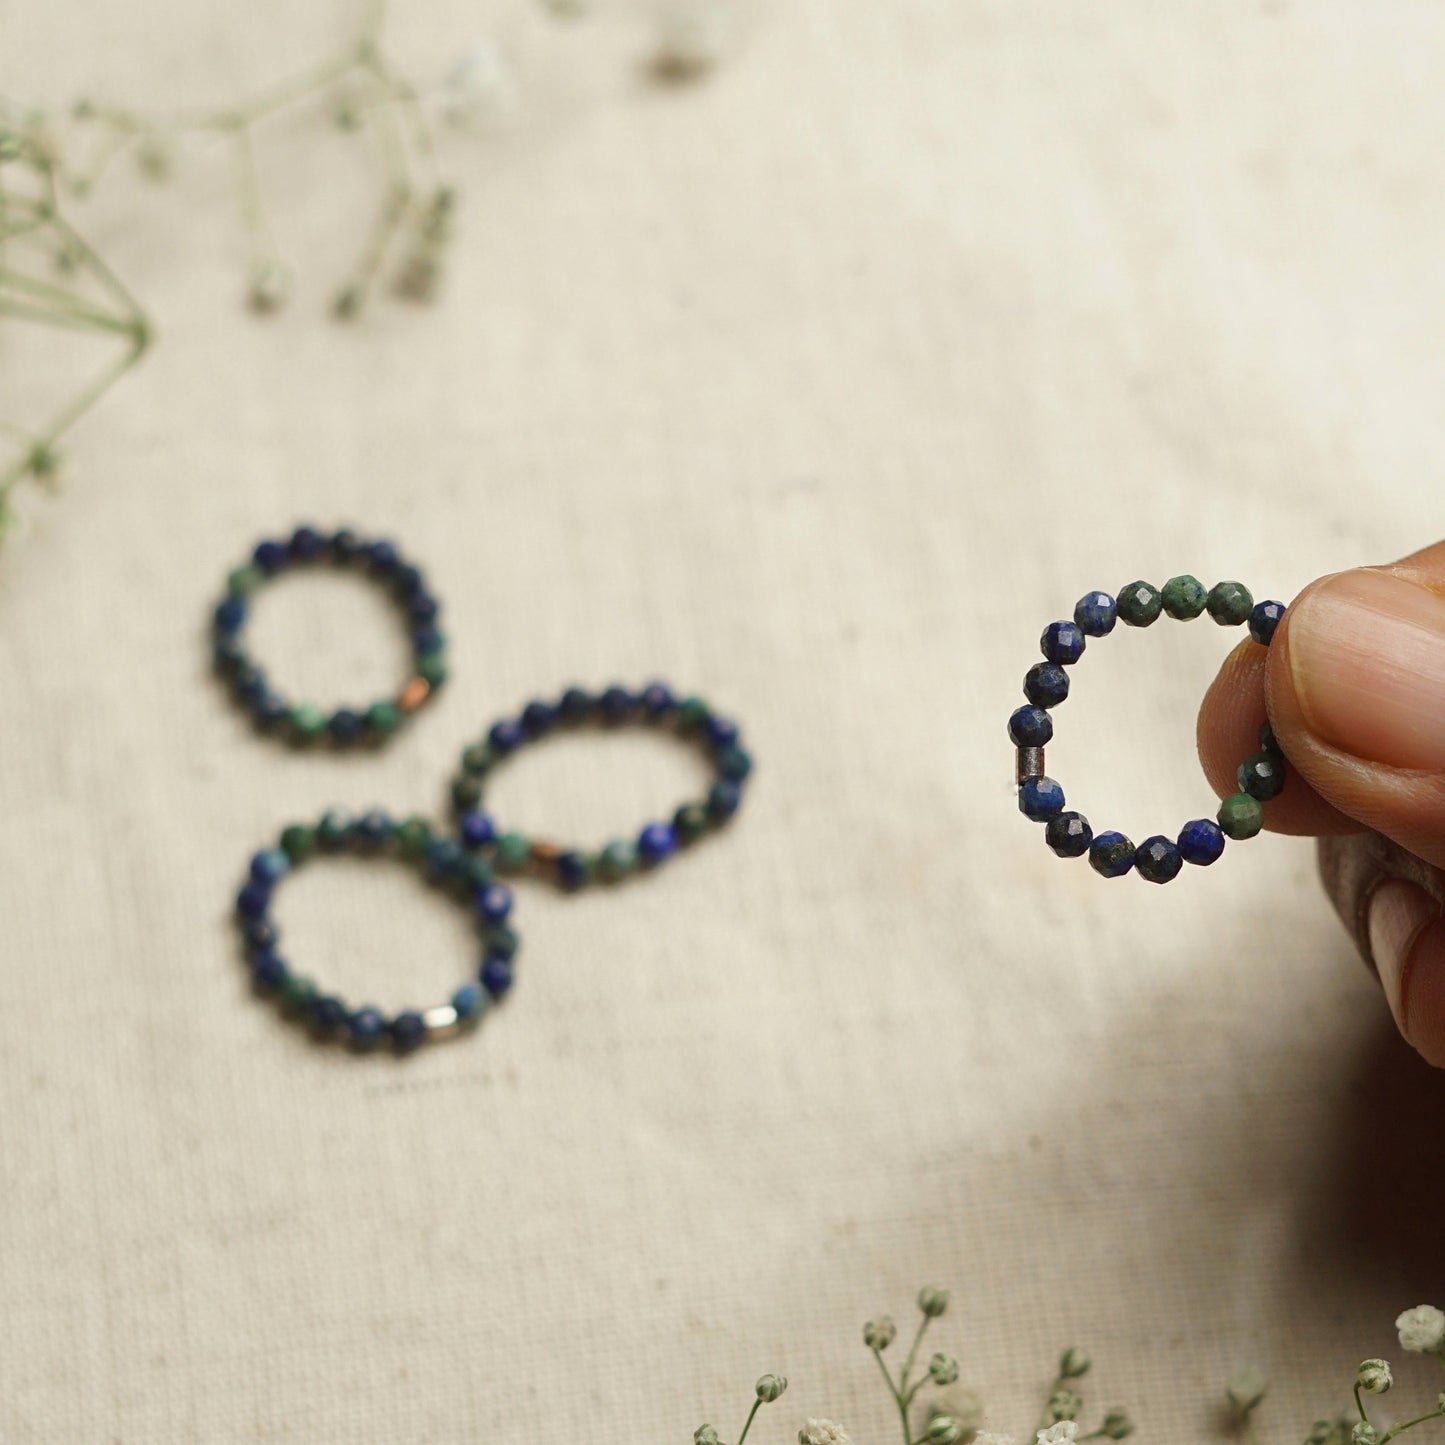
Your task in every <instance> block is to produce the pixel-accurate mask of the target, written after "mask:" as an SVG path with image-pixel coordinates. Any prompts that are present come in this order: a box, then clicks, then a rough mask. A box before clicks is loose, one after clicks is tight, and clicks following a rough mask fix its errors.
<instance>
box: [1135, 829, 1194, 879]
mask: <svg viewBox="0 0 1445 1445" xmlns="http://www.w3.org/2000/svg"><path fill="white" fill-rule="evenodd" d="M1183 866H1184V859H1183V858H1181V857H1180V856H1179V849H1178V848H1176V847H1175V846H1174V844H1173V843H1171V842H1170V841H1169V839H1168V838H1166V837H1164V835H1163V834H1162V833H1156V834H1155V835H1154V836H1153V837H1152V838H1146V839H1145V840H1144V841H1143V842H1142V843H1141V844H1140V845H1139V846H1138V848H1136V849H1135V850H1134V867H1135V868H1136V869H1137V870H1138V873H1139V876H1140V877H1141V878H1142V879H1144V880H1145V882H1147V883H1168V882H1169V880H1170V879H1171V878H1177V877H1178V876H1179V870H1180V869H1181V868H1182V867H1183Z"/></svg>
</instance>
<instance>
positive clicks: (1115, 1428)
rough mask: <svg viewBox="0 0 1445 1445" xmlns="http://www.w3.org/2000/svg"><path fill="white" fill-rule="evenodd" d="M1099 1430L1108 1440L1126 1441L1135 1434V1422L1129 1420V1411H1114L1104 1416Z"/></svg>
mask: <svg viewBox="0 0 1445 1445" xmlns="http://www.w3.org/2000/svg"><path fill="white" fill-rule="evenodd" d="M1099 1430H1100V1432H1101V1433H1102V1434H1103V1436H1104V1438H1105V1439H1107V1440H1125V1439H1127V1438H1128V1437H1129V1436H1130V1435H1132V1434H1133V1433H1134V1422H1133V1421H1132V1420H1131V1419H1130V1418H1129V1414H1128V1411H1126V1410H1120V1409H1114V1410H1110V1411H1109V1412H1108V1413H1107V1414H1106V1415H1105V1416H1104V1423H1103V1424H1102V1425H1100V1426H1099Z"/></svg>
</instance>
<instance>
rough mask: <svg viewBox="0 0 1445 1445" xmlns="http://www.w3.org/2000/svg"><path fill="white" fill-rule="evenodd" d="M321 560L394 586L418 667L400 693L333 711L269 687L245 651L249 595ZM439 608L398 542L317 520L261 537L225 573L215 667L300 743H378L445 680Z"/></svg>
mask: <svg viewBox="0 0 1445 1445" xmlns="http://www.w3.org/2000/svg"><path fill="white" fill-rule="evenodd" d="M324 563H330V564H331V565H333V566H337V567H344V568H351V569H355V570H357V571H361V572H364V573H365V574H366V575H367V576H370V577H373V578H375V579H376V580H377V581H379V582H381V583H382V584H383V585H384V586H386V587H387V588H389V590H390V591H391V593H392V596H393V597H394V598H395V600H396V601H397V603H398V604H399V606H400V607H401V609H402V610H403V612H404V613H405V614H406V618H407V623H408V626H409V628H410V629H411V645H412V658H413V667H414V669H415V671H414V673H413V675H412V677H410V678H409V679H408V680H407V682H406V683H405V685H404V686H403V687H402V688H401V691H400V692H399V693H398V694H397V695H396V697H395V698H392V699H388V700H383V701H380V702H374V703H372V704H371V706H370V707H364V708H356V707H338V708H335V709H334V710H332V711H331V712H326V711H324V710H323V709H322V708H319V707H316V706H314V705H312V704H310V703H299V704H292V703H290V702H288V701H287V700H286V699H285V698H284V697H282V696H281V695H280V694H279V693H277V692H276V691H275V689H273V688H272V687H271V685H270V682H269V680H268V678H267V676H266V674H265V672H264V671H263V670H262V669H261V667H259V666H258V665H257V664H256V663H255V662H254V661H253V660H252V658H251V656H250V654H249V653H248V652H247V651H246V648H245V645H244V643H243V641H242V633H243V631H244V628H245V624H246V618H247V615H248V613H249V611H250V598H251V596H252V595H253V594H254V593H255V592H256V591H257V590H258V589H259V588H260V587H261V586H262V585H263V584H264V583H265V582H267V581H268V580H269V579H270V578H272V577H274V576H276V575H277V574H278V573H280V572H283V571H285V570H286V569H287V568H288V567H294V566H312V565H319V564H324ZM439 611H440V604H439V603H438V602H437V599H436V597H435V596H433V595H432V593H431V591H430V590H429V589H428V588H427V585H426V580H425V579H424V578H423V576H422V574H421V572H420V570H419V569H418V568H416V567H414V566H412V565H411V564H410V563H409V562H407V561H406V560H405V559H404V558H403V557H402V555H401V554H400V552H398V551H397V549H396V546H395V544H394V543H392V542H388V541H384V540H383V541H376V542H366V541H363V540H362V539H361V538H360V537H358V536H357V535H356V533H354V532H352V531H349V530H346V529H343V530H341V531H339V532H335V533H332V534H331V535H329V536H326V535H323V534H322V533H320V532H318V531H317V530H316V529H315V528H314V527H297V528H296V530H295V531H294V532H293V533H292V534H291V536H290V537H289V538H287V539H286V540H284V541H276V540H271V539H268V540H266V541H263V542H258V543H257V544H256V547H255V550H254V551H253V552H252V554H251V560H250V562H249V563H247V564H246V565H245V566H242V567H238V568H237V569H236V570H235V571H234V572H232V573H231V575H230V577H229V578H228V579H227V583H226V596H225V597H224V598H223V599H222V600H221V602H219V603H218V604H217V606H216V610H215V614H214V619H213V620H214V627H215V660H216V666H217V668H218V669H219V670H220V672H221V674H222V675H223V676H224V677H225V678H227V679H228V681H229V682H230V685H231V690H232V691H233V692H234V693H235V695H236V697H237V699H238V700H239V701H240V702H241V703H242V704H243V705H244V706H245V707H247V708H249V709H250V711H251V714H252V716H253V717H254V718H255V720H256V722H257V724H258V725H259V726H260V727H262V728H265V729H268V730H272V731H275V732H277V733H279V734H281V735H282V736H285V737H287V738H289V739H290V740H291V741H292V742H295V743H301V744H306V743H314V742H316V741H318V740H320V739H322V738H326V739H329V740H330V741H331V742H332V743H334V744H335V745H337V746H338V747H349V746H352V745H354V744H357V743H372V744H376V743H381V742H384V741H385V740H386V739H387V738H389V737H390V736H391V735H392V734H393V733H394V732H396V730H397V729H398V728H399V727H400V726H401V724H402V722H403V721H404V720H405V719H406V718H407V717H408V716H409V715H410V714H411V713H414V712H415V711H416V710H417V709H418V708H419V707H421V706H422V704H423V703H425V702H426V700H427V699H428V698H429V697H430V696H431V695H432V693H434V692H435V691H436V689H437V688H439V687H440V686H441V685H442V684H443V683H444V682H445V681H446V677H447V664H446V642H445V639H444V638H443V637H442V634H441V632H440V631H439V630H438V627H437V614H438V612H439Z"/></svg>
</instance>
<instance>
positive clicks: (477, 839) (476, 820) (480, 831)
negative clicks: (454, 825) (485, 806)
mask: <svg viewBox="0 0 1445 1445" xmlns="http://www.w3.org/2000/svg"><path fill="white" fill-rule="evenodd" d="M458 829H459V831H460V833H461V836H462V842H463V843H464V844H465V845H466V846H467V847H468V848H485V847H487V846H488V845H489V844H491V843H495V842H496V841H497V825H496V824H495V823H493V822H492V820H491V818H489V817H488V816H487V814H485V813H478V812H476V811H475V810H474V811H472V812H470V813H463V814H462V820H461V822H460V824H458Z"/></svg>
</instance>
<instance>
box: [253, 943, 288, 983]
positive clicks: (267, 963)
mask: <svg viewBox="0 0 1445 1445" xmlns="http://www.w3.org/2000/svg"><path fill="white" fill-rule="evenodd" d="M287 972H288V970H287V968H286V963H285V960H284V959H282V958H281V956H280V954H278V953H276V952H274V951H273V950H272V949H269V948H263V949H261V950H259V951H258V952H256V953H253V954H252V955H251V982H252V984H254V985H255V987H256V988H257V990H258V991H259V992H261V993H275V992H276V991H277V989H279V988H280V987H281V985H282V984H283V983H285V982H286V975H287Z"/></svg>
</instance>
